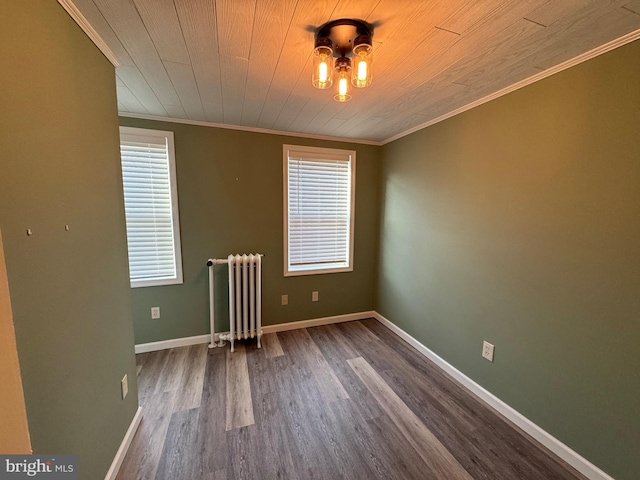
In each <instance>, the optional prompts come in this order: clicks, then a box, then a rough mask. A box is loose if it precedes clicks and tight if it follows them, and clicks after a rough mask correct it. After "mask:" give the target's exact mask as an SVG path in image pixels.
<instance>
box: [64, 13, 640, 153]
mask: <svg viewBox="0 0 640 480" xmlns="http://www.w3.org/2000/svg"><path fill="white" fill-rule="evenodd" d="M73 4H75V6H76V7H77V9H78V10H79V11H80V12H81V13H82V15H83V16H84V17H85V18H86V20H87V21H88V22H89V23H90V25H91V26H92V27H93V28H94V29H95V31H96V32H97V33H98V34H99V35H100V37H101V38H102V39H103V40H104V42H105V43H106V44H107V45H108V47H109V48H110V49H111V51H112V52H113V54H114V55H115V57H116V58H117V60H118V62H119V63H120V65H119V66H117V67H116V75H117V90H118V108H119V110H120V112H122V113H125V114H141V115H154V116H161V117H171V118H176V119H186V120H198V121H207V122H214V123H220V124H228V125H237V126H244V127H258V128H266V129H272V130H280V131H288V132H298V133H304V134H316V135H327V136H336V137H347V138H356V139H362V140H371V141H376V142H380V141H384V140H386V139H389V138H391V137H393V136H395V135H398V134H400V133H402V132H405V131H407V130H409V129H412V128H415V127H416V126H418V125H421V124H424V123H427V122H429V121H432V120H433V119H436V118H438V117H441V116H442V115H445V114H447V113H449V112H452V111H454V110H456V109H459V108H461V107H463V106H465V105H468V104H470V103H472V102H474V101H477V100H478V99H480V98H483V97H486V96H487V95H491V94H492V93H495V92H497V91H500V90H502V89H504V88H506V87H508V86H510V85H513V84H515V83H517V82H519V81H522V80H523V79H526V78H529V77H531V76H533V75H536V74H539V73H540V72H541V71H544V70H546V69H549V68H551V67H554V66H556V65H558V64H560V63H562V62H565V61H567V60H569V59H571V58H574V57H576V56H578V55H580V54H583V53H584V52H587V51H589V50H592V49H594V48H596V47H599V46H601V45H603V44H605V43H607V42H610V41H612V40H615V39H617V38H619V37H622V36H623V35H626V34H629V33H630V32H633V31H636V30H638V29H640V0H73ZM342 17H352V18H360V19H364V20H366V21H367V22H370V23H372V24H374V25H376V28H375V31H374V37H373V38H374V63H373V84H372V85H371V86H370V87H368V88H365V89H354V92H353V99H352V100H351V101H350V102H348V103H338V102H335V101H334V100H333V92H332V91H331V90H329V91H328V90H316V89H314V88H313V86H312V85H311V61H310V59H311V53H312V49H313V41H314V35H313V28H314V27H317V26H319V25H321V24H323V23H325V22H327V21H329V20H333V19H337V18H342Z"/></svg>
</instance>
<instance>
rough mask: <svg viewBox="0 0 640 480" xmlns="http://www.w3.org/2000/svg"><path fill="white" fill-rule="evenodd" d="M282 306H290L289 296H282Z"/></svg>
mask: <svg viewBox="0 0 640 480" xmlns="http://www.w3.org/2000/svg"><path fill="white" fill-rule="evenodd" d="M282 305H289V295H282Z"/></svg>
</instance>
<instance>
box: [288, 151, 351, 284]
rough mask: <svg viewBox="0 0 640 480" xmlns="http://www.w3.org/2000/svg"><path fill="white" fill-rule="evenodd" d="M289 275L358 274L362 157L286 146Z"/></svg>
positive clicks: (343, 152) (346, 152)
mask: <svg viewBox="0 0 640 480" xmlns="http://www.w3.org/2000/svg"><path fill="white" fill-rule="evenodd" d="M283 157H284V275H285V276H295V275H314V274H320V273H337V272H350V271H353V231H354V228H353V227H354V214H355V178H356V152H355V151H353V150H336V149H329V148H315V147H303V146H296V145H284V146H283Z"/></svg>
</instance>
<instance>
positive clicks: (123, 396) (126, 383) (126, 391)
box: [120, 375, 129, 400]
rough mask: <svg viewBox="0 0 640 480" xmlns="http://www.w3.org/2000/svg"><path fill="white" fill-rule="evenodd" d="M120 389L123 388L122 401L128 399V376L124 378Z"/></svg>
mask: <svg viewBox="0 0 640 480" xmlns="http://www.w3.org/2000/svg"><path fill="white" fill-rule="evenodd" d="M120 387H121V388H122V399H123V400H124V399H125V398H127V393H129V380H128V379H127V376H126V375H125V376H124V377H122V381H121V382H120Z"/></svg>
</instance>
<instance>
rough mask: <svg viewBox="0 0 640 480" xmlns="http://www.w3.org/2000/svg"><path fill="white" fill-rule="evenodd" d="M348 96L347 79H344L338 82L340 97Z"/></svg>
mask: <svg viewBox="0 0 640 480" xmlns="http://www.w3.org/2000/svg"><path fill="white" fill-rule="evenodd" d="M346 94H347V79H346V78H344V77H342V78H340V81H339V82H338V95H340V96H341V97H344V96H345V95H346Z"/></svg>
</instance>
